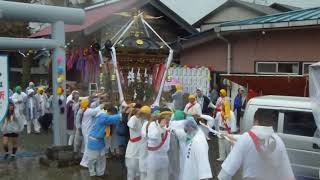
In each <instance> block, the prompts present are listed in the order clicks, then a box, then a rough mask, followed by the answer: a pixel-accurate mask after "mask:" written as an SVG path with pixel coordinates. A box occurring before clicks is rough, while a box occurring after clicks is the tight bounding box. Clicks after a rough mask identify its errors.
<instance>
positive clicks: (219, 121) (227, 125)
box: [215, 89, 237, 161]
mask: <svg viewBox="0 0 320 180" xmlns="http://www.w3.org/2000/svg"><path fill="white" fill-rule="evenodd" d="M230 103H231V102H230V99H229V98H228V97H227V91H226V90H224V89H221V90H220V98H219V99H218V101H217V105H216V110H217V114H216V118H215V121H216V122H215V124H216V129H217V131H219V132H220V133H224V134H226V133H228V134H232V133H236V132H237V121H236V118H235V115H234V113H233V111H231V106H230ZM218 143H219V158H218V159H217V161H224V160H225V159H226V157H227V156H228V154H229V153H230V150H231V144H230V142H229V141H227V140H226V139H225V138H223V137H219V141H218Z"/></svg>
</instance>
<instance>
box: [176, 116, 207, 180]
mask: <svg viewBox="0 0 320 180" xmlns="http://www.w3.org/2000/svg"><path fill="white" fill-rule="evenodd" d="M184 132H185V133H186V138H185V141H186V144H187V152H186V154H185V162H184V167H183V174H182V179H183V180H207V179H210V178H212V172H211V167H210V162H209V155H208V151H209V146H208V143H207V141H206V137H205V136H204V133H203V132H202V131H201V130H200V129H199V128H198V125H197V123H196V121H195V120H194V119H191V120H186V121H185V124H184Z"/></svg>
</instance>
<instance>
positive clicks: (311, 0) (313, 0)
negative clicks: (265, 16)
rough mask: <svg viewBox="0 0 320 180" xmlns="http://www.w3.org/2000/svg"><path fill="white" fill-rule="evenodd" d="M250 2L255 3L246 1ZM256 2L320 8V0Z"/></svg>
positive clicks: (266, 0)
mask: <svg viewBox="0 0 320 180" xmlns="http://www.w3.org/2000/svg"><path fill="white" fill-rule="evenodd" d="M246 1H249V2H253V1H254V0H246ZM255 1H256V2H260V3H264V2H267V3H268V4H271V3H274V2H278V3H283V4H288V5H293V6H298V7H303V8H310V7H320V0H255Z"/></svg>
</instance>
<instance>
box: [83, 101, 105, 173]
mask: <svg viewBox="0 0 320 180" xmlns="http://www.w3.org/2000/svg"><path fill="white" fill-rule="evenodd" d="M100 110H101V108H100V106H98V107H96V108H94V109H93V108H88V109H87V110H86V111H85V112H84V115H83V118H82V122H81V130H82V136H83V143H84V155H83V158H82V161H81V163H80V165H81V166H84V167H88V158H87V155H86V151H87V143H88V135H89V132H90V129H91V127H92V126H93V124H94V119H95V117H96V115H97V114H98V113H99V112H100ZM80 111H82V112H83V110H80Z"/></svg>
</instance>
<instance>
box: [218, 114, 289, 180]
mask: <svg viewBox="0 0 320 180" xmlns="http://www.w3.org/2000/svg"><path fill="white" fill-rule="evenodd" d="M271 116H272V115H270V113H269V112H268V111H264V110H263V109H259V110H257V112H256V113H255V115H254V126H253V127H252V128H251V130H250V131H248V132H247V133H244V134H243V135H241V136H240V137H239V138H237V141H236V143H235V145H234V147H233V149H232V151H231V153H230V154H229V156H228V157H227V159H226V160H225V161H224V163H223V164H222V170H221V171H220V173H219V175H218V179H219V180H231V179H232V177H233V176H234V175H235V174H236V173H237V171H238V170H239V169H240V167H242V168H241V169H242V178H243V179H244V180H269V179H277V180H295V177H294V174H293V171H292V168H291V165H290V161H289V158H288V153H287V150H286V147H285V145H284V143H283V141H282V140H281V138H280V137H279V136H278V135H277V134H276V133H275V132H274V130H273V126H272V125H273V124H274V121H273V120H272V118H270V117H271ZM229 136H230V135H229Z"/></svg>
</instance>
